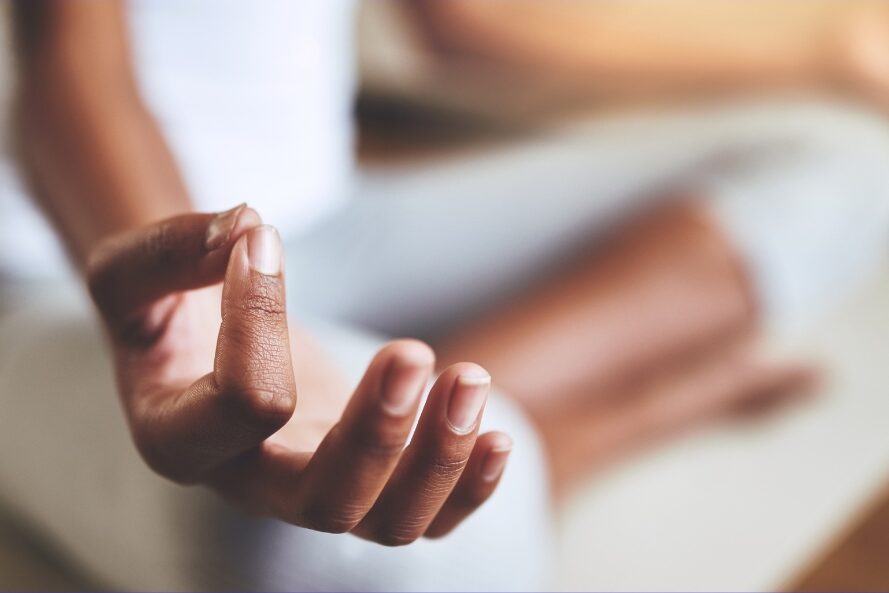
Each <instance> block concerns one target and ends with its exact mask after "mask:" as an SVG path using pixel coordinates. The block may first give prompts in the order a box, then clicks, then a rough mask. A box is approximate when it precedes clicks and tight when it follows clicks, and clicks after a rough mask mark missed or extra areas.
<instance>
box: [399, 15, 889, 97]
mask: <svg viewBox="0 0 889 593" xmlns="http://www.w3.org/2000/svg"><path fill="white" fill-rule="evenodd" d="M404 4H405V5H407V6H408V10H411V11H413V12H414V13H415V15H416V16H417V17H418V20H419V22H420V23H421V25H422V26H423V27H424V29H425V31H426V33H427V35H428V37H429V38H430V39H431V40H432V42H433V44H434V45H435V46H436V47H437V48H438V49H439V50H440V51H441V52H442V53H444V54H450V55H455V54H456V55H463V56H468V57H474V58H476V59H478V58H481V59H485V60H490V61H493V62H496V63H499V64H504V65H507V66H512V67H514V68H519V69H522V70H525V71H528V72H530V73H531V74H529V75H532V76H533V75H534V73H547V74H549V75H552V74H556V75H558V74H561V75H562V76H563V78H566V79H569V80H571V81H574V82H576V83H577V84H578V86H585V87H593V88H595V90H596V91H597V92H598V93H602V92H607V93H608V94H613V95H637V94H642V93H645V94H663V93H679V92H686V91H720V90H740V89H749V88H754V89H757V88H774V87H776V86H779V87H785V88H826V87H834V86H837V85H843V86H845V85H846V84H848V83H853V84H856V83H860V84H874V83H877V84H882V83H879V81H874V80H846V77H852V78H858V77H863V76H867V74H866V72H865V70H867V69H868V68H869V66H868V64H867V63H866V62H868V61H869V60H871V59H872V58H873V57H874V56H873V49H872V48H873V45H874V43H878V44H882V47H883V48H884V49H887V51H889V47H887V45H889V15H887V14H886V11H885V9H881V8H879V6H878V5H873V4H868V3H866V2H838V1H836V0H814V1H812V2H793V1H790V2H787V1H777V2H763V1H761V0H754V1H748V0H729V1H727V2H719V3H716V4H713V3H708V2H701V1H700V0H674V1H671V2H649V1H644V0H628V1H620V2H607V1H606V2H583V1H580V2H578V1H573V0H563V1H560V2H545V1H538V0H482V1H477V0H454V1H436V0H432V1H425V2H405V3H404ZM865 22H866V23H869V25H867V26H862V25H864V24H865ZM881 23H882V26H880V24H881ZM596 81H600V82H599V83H598V84H596ZM884 82H886V83H887V84H889V81H884Z"/></svg>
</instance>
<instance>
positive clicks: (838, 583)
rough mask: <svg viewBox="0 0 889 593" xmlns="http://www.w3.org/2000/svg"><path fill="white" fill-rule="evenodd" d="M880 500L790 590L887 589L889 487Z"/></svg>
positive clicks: (888, 584)
mask: <svg viewBox="0 0 889 593" xmlns="http://www.w3.org/2000/svg"><path fill="white" fill-rule="evenodd" d="M886 492H887V494H886V495H884V496H883V500H882V502H881V503H880V504H879V505H878V506H877V508H876V509H875V510H874V511H873V512H872V513H869V514H868V515H867V516H866V517H865V518H864V520H863V521H862V522H861V524H860V525H859V526H858V527H857V528H855V529H853V530H852V532H851V533H850V534H849V535H848V536H847V537H846V538H845V539H844V540H843V541H841V542H840V543H839V544H838V545H837V546H836V548H835V549H834V550H832V551H831V552H830V553H829V554H827V556H826V557H825V558H824V559H823V560H821V561H820V562H817V563H816V565H815V566H814V568H813V569H812V570H811V571H809V573H808V574H806V575H805V576H803V577H802V578H801V579H799V580H798V581H797V582H796V583H791V584H790V586H789V587H788V590H791V591H889V489H887V490H886Z"/></svg>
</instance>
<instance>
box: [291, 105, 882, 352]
mask: <svg viewBox="0 0 889 593" xmlns="http://www.w3.org/2000/svg"><path fill="white" fill-rule="evenodd" d="M887 145H889V140H887V131H886V124H885V122H884V121H883V120H882V119H881V118H878V117H876V116H873V115H868V114H866V113H863V112H857V111H855V110H852V109H849V108H846V107H843V106H833V105H825V104H819V103H799V102H791V103H787V104H763V105H740V106H734V107H723V108H719V109H714V110H711V111H708V112H699V111H685V112H682V111H678V112H672V113H660V114H658V113H654V114H649V115H631V116H620V117H614V118H605V119H602V120H599V121H594V122H591V123H589V124H586V125H584V126H580V127H575V128H571V129H568V130H563V131H560V132H558V133H553V134H551V135H550V136H548V137H544V138H534V139H532V140H531V141H529V142H528V143H527V144H526V145H520V146H513V147H508V148H505V149H498V150H490V151H488V152H484V153H482V154H472V155H470V156H469V157H466V158H454V159H451V160H449V161H448V162H446V163H444V164H436V165H425V166H415V167H409V168H408V169H407V170H406V171H401V170H395V171H385V172H382V173H379V172H378V173H374V174H372V175H366V176H365V178H364V179H362V180H361V183H360V184H359V186H358V188H357V195H358V197H356V199H354V200H353V201H352V203H351V204H350V205H349V206H348V207H347V208H346V209H344V210H343V211H342V212H340V213H339V214H337V215H336V216H334V217H333V218H331V219H330V220H328V221H327V222H326V223H324V224H322V225H321V226H319V227H318V228H317V229H315V230H314V231H312V232H311V233H309V234H308V235H306V236H304V237H302V238H300V239H298V240H296V241H295V242H294V243H293V244H292V245H291V249H290V250H289V252H288V258H289V259H288V261H289V265H288V274H289V281H290V285H291V290H290V295H291V297H290V298H291V301H293V302H296V304H297V305H298V306H299V307H300V308H302V309H304V310H309V311H316V312H320V313H321V314H323V315H324V316H327V317H334V318H339V319H344V320H347V321H349V322H350V323H356V324H359V325H361V326H364V327H371V328H374V329H377V330H380V331H383V332H386V333H389V334H417V333H420V334H422V335H427V336H428V335H434V334H436V333H437V332H439V331H441V330H442V329H443V328H445V327H447V325H448V324H450V323H453V322H455V321H460V320H463V319H466V318H467V317H468V316H472V315H474V314H477V313H478V312H479V311H481V310H484V309H485V308H487V307H491V306H496V304H497V303H499V302H501V301H504V300H508V299H509V298H510V297H511V296H512V295H514V294H516V293H518V292H520V291H521V290H522V289H523V288H524V287H525V286H526V285H528V284H529V283H533V282H539V281H540V279H541V278H545V274H546V272H547V270H549V269H551V268H552V267H554V266H555V265H558V264H559V263H560V261H561V260H562V258H563V257H564V256H565V254H568V255H571V256H575V255H576V252H577V251H578V250H582V249H585V248H587V245H588V242H589V241H590V239H591V238H593V237H595V236H596V234H598V233H599V232H600V231H601V230H602V229H603V228H606V227H608V226H609V224H610V223H611V222H612V221H614V220H615V218H618V217H620V216H622V215H623V214H624V213H626V212H627V211H628V210H632V209H635V208H637V207H640V206H644V204H645V203H646V202H647V201H649V200H657V199H659V198H663V197H667V196H669V195H670V192H671V190H673V189H690V190H695V189H697V188H699V187H703V188H704V189H703V193H704V194H705V196H706V197H708V199H709V200H710V202H711V203H712V204H713V209H714V213H715V217H716V219H717V220H718V221H720V222H721V223H722V224H723V226H724V227H725V230H726V231H727V233H728V235H729V237H730V238H731V239H732V240H733V241H734V242H735V244H736V246H737V247H738V249H739V250H740V252H741V255H742V256H743V257H744V259H746V260H747V261H748V265H749V267H750V270H751V272H752V276H753V279H754V282H755V283H756V286H757V289H758V290H759V292H760V297H761V300H762V301H763V303H764V307H765V314H766V317H767V319H768V320H769V321H772V322H774V321H776V320H779V319H786V320H792V319H795V318H796V319H798V318H799V317H798V316H797V315H796V313H797V312H798V311H803V310H806V309H808V310H809V312H810V313H812V312H817V311H820V310H821V309H822V308H823V306H824V304H825V298H824V297H826V296H830V294H832V295H834V296H836V295H837V294H839V293H841V292H843V291H845V290H848V289H850V288H851V287H852V285H853V284H854V281H855V280H856V278H858V279H860V278H861V277H862V276H865V275H867V274H868V273H871V272H873V270H874V269H875V267H876V266H877V264H878V263H879V262H880V261H882V257H883V255H884V254H885V253H886V251H887V250H886V248H885V247H886V235H887V231H889V211H887V208H889V201H887V196H889V165H887V163H889V149H887ZM726 163H735V164H736V166H737V170H736V172H735V174H734V175H714V170H722V169H724V168H725V164H726ZM826 293H830V294H826Z"/></svg>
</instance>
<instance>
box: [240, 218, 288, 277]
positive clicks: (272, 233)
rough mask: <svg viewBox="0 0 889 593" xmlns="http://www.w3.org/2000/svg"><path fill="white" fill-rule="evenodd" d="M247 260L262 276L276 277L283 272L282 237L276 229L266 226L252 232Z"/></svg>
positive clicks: (248, 243)
mask: <svg viewBox="0 0 889 593" xmlns="http://www.w3.org/2000/svg"><path fill="white" fill-rule="evenodd" d="M247 259H249V260H250V267H251V268H253V269H254V270H256V271H257V272H259V273H260V274H265V275H266V276H276V275H278V274H279V273H280V272H281V237H280V236H279V235H278V231H277V230H275V227H273V226H269V225H267V224H264V225H262V226H258V227H256V228H255V229H253V230H252V231H250V234H249V235H248V236H247Z"/></svg>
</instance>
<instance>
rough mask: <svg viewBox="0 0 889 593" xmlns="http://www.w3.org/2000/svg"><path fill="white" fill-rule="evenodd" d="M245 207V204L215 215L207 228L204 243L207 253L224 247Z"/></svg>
mask: <svg viewBox="0 0 889 593" xmlns="http://www.w3.org/2000/svg"><path fill="white" fill-rule="evenodd" d="M246 207H247V204H239V205H237V206H235V207H234V208H232V209H231V210H226V211H225V212H220V213H219V214H217V215H216V217H215V218H214V219H213V220H212V221H211V222H210V226H208V227H207V239H206V241H205V245H206V247H207V251H213V250H215V249H219V248H220V247H222V246H223V245H225V243H226V242H227V241H228V239H229V237H231V234H232V230H234V228H235V223H237V222H238V215H240V214H241V212H242V211H243V210H244V208H246Z"/></svg>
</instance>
